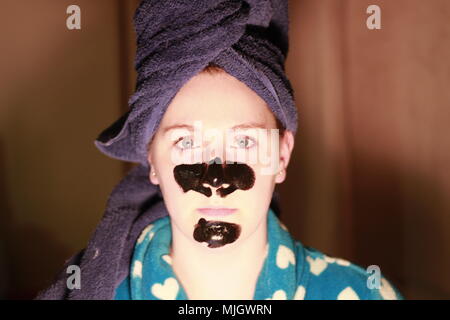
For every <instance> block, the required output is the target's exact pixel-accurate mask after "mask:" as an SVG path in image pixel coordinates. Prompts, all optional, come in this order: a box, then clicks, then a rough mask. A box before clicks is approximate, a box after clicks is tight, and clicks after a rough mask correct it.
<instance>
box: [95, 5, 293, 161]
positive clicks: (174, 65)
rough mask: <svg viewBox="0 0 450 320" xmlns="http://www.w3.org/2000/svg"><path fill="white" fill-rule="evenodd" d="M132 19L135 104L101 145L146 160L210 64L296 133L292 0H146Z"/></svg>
mask: <svg viewBox="0 0 450 320" xmlns="http://www.w3.org/2000/svg"><path fill="white" fill-rule="evenodd" d="M134 23H135V29H136V40H137V51H136V59H135V68H136V71H137V75H138V77H137V82H136V90H135V93H134V94H133V95H132V96H131V97H130V99H129V106H130V110H129V111H128V112H127V113H125V114H124V115H123V116H122V117H121V118H120V119H118V120H117V121H116V122H114V123H113V124H112V125H111V126H110V127H108V128H107V129H105V130H104V131H103V132H102V133H101V134H100V135H99V136H98V138H97V139H96V141H95V144H96V146H97V148H99V150H100V151H102V152H103V153H105V154H106V155H108V156H110V157H113V158H116V159H120V160H125V161H130V162H137V163H141V164H142V165H144V166H147V165H148V164H147V144H148V143H149V141H150V140H151V138H152V136H153V134H154V133H155V132H156V130H157V129H158V126H159V123H160V121H161V119H162V117H163V115H164V113H165V111H166V109H167V107H168V106H169V104H170V102H171V100H172V99H173V98H174V97H175V95H176V93H177V92H178V91H179V90H180V89H181V87H182V86H183V85H184V84H185V83H186V82H187V81H189V79H190V78H192V77H193V76H195V75H196V74H198V73H199V72H200V71H202V70H203V69H204V68H205V67H207V66H208V65H211V64H212V65H216V66H218V67H220V68H222V69H223V70H225V71H226V72H227V73H229V74H231V75H232V76H234V77H235V78H237V79H238V80H240V81H242V82H244V83H245V84H246V85H247V86H248V87H249V88H251V89H252V90H254V91H255V92H256V93H257V94H258V95H259V96H260V97H262V98H263V100H264V101H265V102H266V103H267V104H268V106H269V108H270V109H271V110H272V112H273V113H274V115H275V117H276V118H277V119H278V120H279V121H280V122H281V123H282V125H283V126H284V128H285V129H287V130H290V131H292V132H293V133H294V134H295V132H296V130H297V108H296V106H295V103H294V98H293V90H292V87H291V85H290V82H289V80H288V79H287V77H286V75H285V71H284V63H285V59H286V55H287V51H288V4H287V0H247V1H242V0H195V1H192V0H168V1H160V0H143V1H142V2H141V4H140V5H139V7H138V8H137V10H136V13H135V16H134Z"/></svg>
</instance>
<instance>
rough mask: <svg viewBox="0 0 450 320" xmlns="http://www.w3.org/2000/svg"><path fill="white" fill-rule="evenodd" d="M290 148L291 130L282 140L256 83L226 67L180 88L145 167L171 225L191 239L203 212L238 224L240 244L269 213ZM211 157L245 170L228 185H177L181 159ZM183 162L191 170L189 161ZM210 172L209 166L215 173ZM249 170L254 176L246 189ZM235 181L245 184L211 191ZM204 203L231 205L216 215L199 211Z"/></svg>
mask: <svg viewBox="0 0 450 320" xmlns="http://www.w3.org/2000/svg"><path fill="white" fill-rule="evenodd" d="M292 148H293V135H292V133H291V132H289V131H286V132H285V135H284V136H283V138H282V139H279V136H278V131H277V130H276V121H275V118H274V116H273V114H272V112H271V111H270V110H269V108H268V107H267V104H266V103H265V102H264V100H263V99H262V98H260V97H259V96H258V95H257V94H256V93H255V92H254V91H253V90H251V89H250V88H248V87H247V86H246V85H245V84H244V83H242V82H240V81H239V80H237V79H236V78H234V77H233V76H231V75H229V74H228V73H226V72H220V73H215V74H209V73H205V72H203V73H200V74H198V75H196V76H195V77H193V78H191V79H190V80H189V81H188V82H187V83H186V84H185V85H184V86H183V87H182V88H181V90H180V91H179V92H178V93H177V95H176V96H175V97H174V99H173V100H172V102H171V104H170V105H169V106H168V108H167V111H166V112H165V114H164V117H163V118H162V120H161V123H160V125H159V127H158V130H157V132H156V133H155V135H154V138H153V141H152V143H151V145H150V148H149V154H148V161H149V163H150V165H151V168H152V171H153V172H154V173H155V175H152V174H150V180H151V182H152V183H154V184H159V185H160V188H161V192H162V194H163V197H164V202H165V204H166V207H167V209H168V211H169V214H170V217H171V220H172V224H173V225H174V227H176V228H178V229H179V231H181V232H182V233H183V234H184V235H185V236H186V238H188V239H191V240H192V241H195V240H194V238H193V231H194V226H195V225H196V224H197V223H198V222H199V219H200V218H202V217H203V218H205V219H206V220H207V221H210V220H216V221H217V220H220V221H223V222H228V223H233V224H237V225H239V226H240V228H241V233H240V236H239V237H238V239H237V240H236V241H235V242H236V243H238V242H239V241H242V240H243V239H246V238H247V237H249V236H250V235H251V234H252V233H253V232H254V231H255V230H256V229H257V228H258V226H259V225H260V223H261V222H263V221H264V219H266V214H267V210H268V207H269V204H270V201H271V198H272V193H273V190H274V186H275V183H281V182H282V181H283V180H284V179H285V174H286V171H285V170H283V169H285V168H286V166H287V163H288V161H289V157H290V153H291V151H292ZM216 157H219V158H220V159H221V160H222V161H223V163H225V161H234V162H235V163H236V162H239V163H244V164H245V169H244V170H242V171H239V172H240V173H238V174H236V175H235V176H234V178H233V179H234V180H233V181H234V182H232V181H225V182H227V183H228V184H225V185H222V186H216V187H213V186H212V185H211V184H208V183H205V182H204V181H201V182H200V184H199V183H198V181H197V186H198V188H190V189H186V188H183V187H182V183H180V182H181V181H180V178H179V176H178V179H177V178H176V172H177V170H178V169H179V168H181V167H182V166H180V165H182V164H194V163H199V162H202V163H205V166H204V167H203V168H206V163H208V162H210V161H211V160H213V159H215V158H216ZM227 166H229V167H228V169H229V171H226V172H228V174H230V173H232V172H234V171H233V169H232V168H233V164H229V165H228V164H227ZM247 166H248V167H247ZM216 167H217V168H218V167H219V166H216ZM183 168H185V169H186V168H188V171H189V170H190V169H189V168H190V166H187V167H183ZM197 168H198V167H197ZM174 169H175V170H174ZM241 169H242V166H241ZM280 170H283V171H282V173H281V174H278V173H279V171H280ZM213 171H214V170H211V171H210V173H209V174H210V177H211V178H212V179H214V173H213ZM216 171H217V170H216ZM216 171H215V172H216ZM216 174H217V173H216ZM181 175H183V174H182V173H181ZM249 175H254V178H255V179H254V182H253V183H250V184H251V187H250V188H248V186H249V185H250V184H249V181H248V178H249ZM188 176H189V175H188ZM184 177H185V180H184V183H185V186H186V184H188V185H189V183H192V184H194V182H193V181H189V178H186V174H185V175H184ZM186 179H187V180H186ZM233 183H235V185H237V186H241V187H242V186H243V187H242V188H239V187H238V188H237V189H236V190H234V191H232V192H231V193H228V194H226V195H224V194H221V193H220V192H218V193H216V191H217V190H218V188H220V187H222V189H223V187H227V186H229V185H232V184H233ZM200 189H203V190H211V192H209V193H208V192H200V191H199V190H200ZM208 207H226V208H231V209H235V210H234V211H233V212H232V213H231V214H228V215H214V216H212V215H208V212H207V211H205V210H199V209H202V208H208ZM216 214H217V212H216ZM205 245H206V244H205Z"/></svg>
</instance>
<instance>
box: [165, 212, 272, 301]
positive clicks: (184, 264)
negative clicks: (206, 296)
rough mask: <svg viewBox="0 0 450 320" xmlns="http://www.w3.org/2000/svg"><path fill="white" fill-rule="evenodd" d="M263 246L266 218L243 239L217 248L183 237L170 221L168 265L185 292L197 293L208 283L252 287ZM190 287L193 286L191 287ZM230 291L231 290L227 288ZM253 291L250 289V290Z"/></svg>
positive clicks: (265, 235) (260, 261) (265, 233)
mask: <svg viewBox="0 0 450 320" xmlns="http://www.w3.org/2000/svg"><path fill="white" fill-rule="evenodd" d="M266 249H267V219H262V221H261V223H260V224H259V226H258V227H257V229H256V230H255V232H253V233H252V234H251V235H249V236H248V237H246V238H245V239H241V238H238V239H237V240H236V241H235V242H233V243H231V244H227V245H225V246H223V247H219V248H208V247H207V246H206V245H205V243H199V242H197V241H195V240H194V239H193V238H190V239H187V237H186V236H185V235H184V234H183V233H182V232H181V231H180V230H179V229H177V227H176V226H175V225H174V224H173V223H172V246H171V253H170V254H171V257H172V267H173V269H174V272H175V273H176V274H177V277H178V278H179V279H180V280H181V282H182V283H183V284H184V286H185V287H186V291H188V292H189V291H190V290H189V289H191V292H193V291H195V292H197V291H198V290H200V289H195V288H202V287H203V288H206V286H210V284H211V283H216V284H219V285H221V286H228V287H231V286H238V285H243V283H245V285H246V287H249V282H250V283H251V285H252V286H251V288H254V285H255V284H256V281H257V278H258V275H259V272H260V270H261V268H262V266H263V263H264V260H265V257H266V253H267V252H266ZM192 287H195V288H194V289H192ZM231 290H232V289H231ZM250 291H251V292H253V290H250Z"/></svg>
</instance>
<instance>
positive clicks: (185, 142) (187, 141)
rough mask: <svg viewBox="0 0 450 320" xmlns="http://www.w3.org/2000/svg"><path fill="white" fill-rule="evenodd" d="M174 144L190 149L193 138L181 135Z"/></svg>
mask: <svg viewBox="0 0 450 320" xmlns="http://www.w3.org/2000/svg"><path fill="white" fill-rule="evenodd" d="M175 145H176V146H177V147H178V148H180V149H192V148H193V145H194V140H193V139H192V138H191V137H182V138H180V139H178V140H177V142H175Z"/></svg>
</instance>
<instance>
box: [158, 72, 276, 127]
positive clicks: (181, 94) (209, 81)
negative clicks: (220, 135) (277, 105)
mask: <svg viewBox="0 0 450 320" xmlns="http://www.w3.org/2000/svg"><path fill="white" fill-rule="evenodd" d="M194 121H202V123H203V124H204V125H205V126H211V127H217V128H220V127H229V126H232V125H235V124H238V123H243V122H257V123H264V124H266V125H267V127H268V128H272V127H274V126H275V119H274V116H273V114H272V112H271V111H270V109H269V107H268V106H267V104H266V102H265V101H264V100H263V99H262V98H261V97H260V96H259V95H258V94H257V93H255V92H254V91H253V90H251V89H250V88H249V87H248V86H247V85H246V84H244V83H243V82H241V81H239V80H237V79H236V78H234V77H233V76H231V75H229V74H228V73H225V72H222V73H218V74H208V73H200V74H198V75H196V76H194V77H193V78H191V79H190V80H189V81H188V82H187V83H186V84H185V85H184V86H183V87H182V88H181V89H180V90H179V91H178V93H177V94H176V96H175V97H174V99H173V100H172V102H171V103H170V105H169V106H168V108H167V111H166V112H165V114H164V117H163V119H162V121H161V126H162V127H166V126H171V125H174V124H179V123H187V124H192V123H193V122H194Z"/></svg>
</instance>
